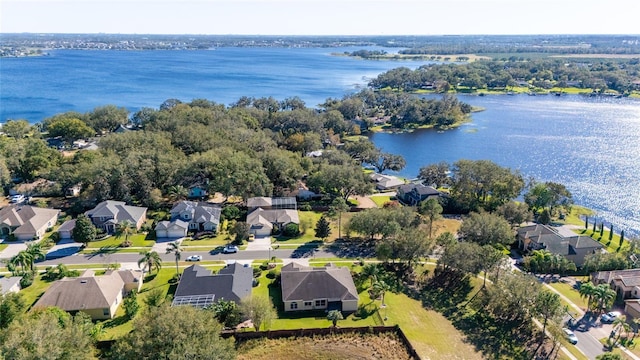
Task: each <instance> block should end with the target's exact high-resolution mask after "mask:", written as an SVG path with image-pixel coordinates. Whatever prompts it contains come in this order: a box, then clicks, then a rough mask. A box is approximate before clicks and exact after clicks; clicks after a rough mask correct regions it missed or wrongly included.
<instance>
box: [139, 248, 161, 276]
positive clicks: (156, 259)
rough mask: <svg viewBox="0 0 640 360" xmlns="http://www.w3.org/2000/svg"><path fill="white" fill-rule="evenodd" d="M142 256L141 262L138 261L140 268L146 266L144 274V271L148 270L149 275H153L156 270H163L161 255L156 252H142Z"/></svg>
mask: <svg viewBox="0 0 640 360" xmlns="http://www.w3.org/2000/svg"><path fill="white" fill-rule="evenodd" d="M140 255H143V256H142V258H141V259H140V260H138V267H140V265H142V264H144V267H143V272H144V270H147V269H148V270H149V273H151V272H153V269H154V268H155V269H156V271H160V269H161V268H162V259H160V254H158V253H157V252H156V251H142V252H140Z"/></svg>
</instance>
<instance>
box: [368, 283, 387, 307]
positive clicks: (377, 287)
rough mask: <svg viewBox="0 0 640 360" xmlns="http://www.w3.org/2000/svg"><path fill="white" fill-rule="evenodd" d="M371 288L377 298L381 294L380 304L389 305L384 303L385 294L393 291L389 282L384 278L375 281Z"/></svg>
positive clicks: (382, 305)
mask: <svg viewBox="0 0 640 360" xmlns="http://www.w3.org/2000/svg"><path fill="white" fill-rule="evenodd" d="M371 288H372V291H373V294H374V296H375V297H376V298H377V297H378V296H380V298H381V302H380V304H381V305H380V306H381V307H385V306H387V305H385V303H384V295H385V294H386V293H387V291H391V286H389V284H387V283H386V282H384V281H383V280H378V281H376V282H374V283H373V286H372V287H371Z"/></svg>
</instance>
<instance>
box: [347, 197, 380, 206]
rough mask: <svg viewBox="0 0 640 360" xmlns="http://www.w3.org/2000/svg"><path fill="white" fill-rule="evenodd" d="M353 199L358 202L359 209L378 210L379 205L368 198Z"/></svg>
mask: <svg viewBox="0 0 640 360" xmlns="http://www.w3.org/2000/svg"><path fill="white" fill-rule="evenodd" d="M352 198H353V199H355V200H356V201H357V202H358V206H357V207H359V208H362V209H371V208H377V207H378V205H376V203H375V202H374V201H373V200H371V199H369V198H368V197H366V196H353V197H352Z"/></svg>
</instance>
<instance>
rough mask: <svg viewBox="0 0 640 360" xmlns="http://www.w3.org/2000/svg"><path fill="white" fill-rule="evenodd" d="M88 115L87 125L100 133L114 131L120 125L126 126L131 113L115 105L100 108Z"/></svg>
mask: <svg viewBox="0 0 640 360" xmlns="http://www.w3.org/2000/svg"><path fill="white" fill-rule="evenodd" d="M88 115H89V118H88V119H87V125H89V126H91V127H92V128H93V129H94V130H95V131H96V132H98V133H100V132H103V131H113V130H115V128H116V127H117V126H118V125H120V124H126V123H127V122H128V121H129V111H128V110H127V109H125V108H119V107H117V106H115V105H105V106H99V107H97V108H95V109H93V111H91V112H90V113H89V114H88Z"/></svg>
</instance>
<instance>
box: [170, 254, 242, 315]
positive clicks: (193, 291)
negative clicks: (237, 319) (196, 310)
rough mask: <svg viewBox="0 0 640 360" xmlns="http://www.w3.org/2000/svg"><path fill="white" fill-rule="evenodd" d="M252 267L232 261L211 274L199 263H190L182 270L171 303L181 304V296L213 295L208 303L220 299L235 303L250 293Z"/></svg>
mask: <svg viewBox="0 0 640 360" xmlns="http://www.w3.org/2000/svg"><path fill="white" fill-rule="evenodd" d="M252 285H253V269H252V268H251V267H250V266H246V267H245V266H243V265H241V264H237V263H233V264H230V265H227V266H226V267H225V268H223V269H222V270H220V271H219V272H218V274H212V272H211V270H208V269H206V268H204V267H202V266H200V265H191V266H189V267H188V268H186V269H185V270H184V272H183V273H182V277H181V278H180V283H178V288H177V289H176V293H175V296H174V301H173V304H174V305H177V304H181V303H182V301H181V299H182V298H185V297H191V298H196V297H199V296H207V295H214V296H212V297H210V299H211V301H210V302H209V303H208V304H200V305H201V306H207V305H210V304H211V303H212V302H214V301H218V300H221V299H224V300H227V301H229V300H231V301H234V302H236V303H238V302H240V300H241V299H243V298H244V297H246V296H248V295H250V294H251V288H252Z"/></svg>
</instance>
